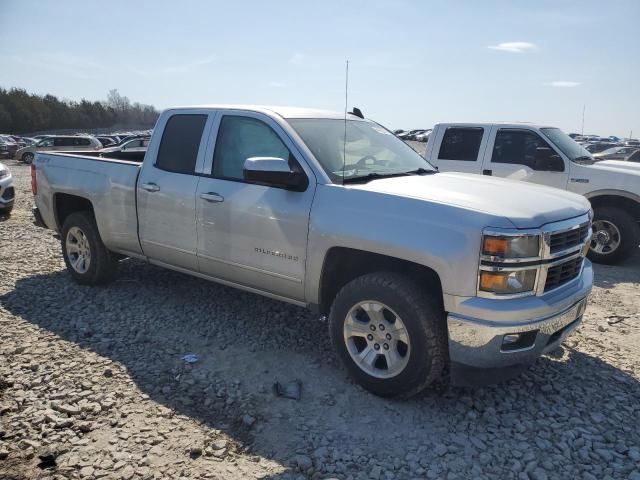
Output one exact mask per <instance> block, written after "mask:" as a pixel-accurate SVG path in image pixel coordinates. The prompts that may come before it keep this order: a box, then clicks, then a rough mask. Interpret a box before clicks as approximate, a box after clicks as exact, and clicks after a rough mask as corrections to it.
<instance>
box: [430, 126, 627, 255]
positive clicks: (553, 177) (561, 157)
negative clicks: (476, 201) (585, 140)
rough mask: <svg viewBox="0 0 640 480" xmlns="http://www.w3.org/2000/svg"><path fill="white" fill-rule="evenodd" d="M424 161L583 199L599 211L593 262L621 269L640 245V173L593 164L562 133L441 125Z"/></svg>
mask: <svg viewBox="0 0 640 480" xmlns="http://www.w3.org/2000/svg"><path fill="white" fill-rule="evenodd" d="M425 158H426V159H427V160H428V161H429V162H430V163H431V164H433V165H435V166H437V167H438V169H439V170H440V171H441V172H447V171H454V172H465V173H473V174H478V175H486V176H495V177H502V178H507V179H511V180H519V181H524V182H530V183H536V184H540V185H546V186H549V187H554V188H559V189H562V190H567V191H570V192H574V193H578V194H580V195H584V196H585V197H586V198H587V199H588V200H589V202H590V203H591V205H592V208H593V210H594V214H595V218H594V225H593V230H594V235H593V238H592V241H591V246H590V251H589V257H590V258H591V260H593V261H595V262H598V263H606V264H611V263H616V262H618V261H621V260H623V259H625V258H627V257H629V256H630V255H633V254H634V253H635V252H636V251H637V250H638V244H639V243H640V223H639V222H640V170H637V169H634V168H631V167H629V168H622V167H621V166H619V165H612V164H609V163H602V164H601V163H599V162H598V163H594V159H593V157H592V156H591V154H590V153H589V152H588V151H587V150H585V149H584V148H583V147H582V146H580V145H579V144H577V143H576V142H574V141H573V139H571V138H570V137H569V136H568V135H566V134H565V133H564V132H562V131H561V130H560V129H558V128H555V127H550V126H541V125H533V124H527V123H511V124H508V123H441V124H437V125H436V126H435V127H434V129H433V133H432V134H431V137H430V138H429V142H428V144H427V147H426V151H425Z"/></svg>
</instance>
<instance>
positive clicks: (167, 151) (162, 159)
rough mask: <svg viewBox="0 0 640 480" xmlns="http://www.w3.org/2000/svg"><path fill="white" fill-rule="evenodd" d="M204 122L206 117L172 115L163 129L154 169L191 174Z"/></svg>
mask: <svg viewBox="0 0 640 480" xmlns="http://www.w3.org/2000/svg"><path fill="white" fill-rule="evenodd" d="M206 122H207V115H200V114H177V115H173V116H172V117H171V118H170V119H169V121H168V122H167V124H166V126H165V127H164V132H163V134H162V140H161V141H160V149H159V150H158V158H157V159H156V163H155V166H156V168H159V169H161V170H166V171H168V172H175V173H185V174H193V173H194V172H195V168H196V160H197V158H198V149H199V148H200V140H201V139H202V132H203V131H204V126H205V123H206Z"/></svg>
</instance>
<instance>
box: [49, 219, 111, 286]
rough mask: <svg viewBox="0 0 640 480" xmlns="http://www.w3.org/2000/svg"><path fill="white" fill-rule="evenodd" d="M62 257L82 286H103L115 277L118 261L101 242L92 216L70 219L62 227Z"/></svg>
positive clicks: (72, 275)
mask: <svg viewBox="0 0 640 480" xmlns="http://www.w3.org/2000/svg"><path fill="white" fill-rule="evenodd" d="M61 240H62V255H63V256H64V263H65V264H66V266H67V270H68V271H69V273H70V274H71V277H72V278H73V280H74V281H76V282H77V283H80V284H82V285H100V284H104V283H107V282H109V281H111V280H113V278H114V277H115V274H116V269H117V266H118V261H117V260H116V258H115V256H114V254H113V253H111V252H110V251H109V250H108V249H107V247H105V245H104V243H102V239H101V238H100V233H99V232H98V226H97V225H96V221H95V218H94V217H93V215H92V214H91V213H90V212H75V213H72V214H71V215H69V216H68V217H67V218H66V220H65V221H64V225H63V226H62V238H61Z"/></svg>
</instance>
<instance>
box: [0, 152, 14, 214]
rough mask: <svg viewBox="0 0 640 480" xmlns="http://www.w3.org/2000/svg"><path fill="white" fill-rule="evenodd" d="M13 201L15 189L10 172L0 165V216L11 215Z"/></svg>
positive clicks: (2, 164)
mask: <svg viewBox="0 0 640 480" xmlns="http://www.w3.org/2000/svg"><path fill="white" fill-rule="evenodd" d="M14 199H15V189H14V188H13V178H12V177H11V172H10V171H9V168H7V166H6V165H5V164H4V163H0V215H2V214H4V215H7V214H9V213H11V210H12V209H13V201H14Z"/></svg>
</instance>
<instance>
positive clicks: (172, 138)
mask: <svg viewBox="0 0 640 480" xmlns="http://www.w3.org/2000/svg"><path fill="white" fill-rule="evenodd" d="M207 119H208V115H207V114H206V113H204V114H203V113H202V112H201V111H200V112H199V113H183V112H180V113H176V114H174V115H172V116H170V117H168V119H167V120H166V124H165V125H164V129H163V128H162V125H157V126H156V130H157V131H159V132H163V133H162V138H161V139H156V141H152V142H151V145H150V148H149V151H148V153H147V158H145V161H144V163H143V167H142V171H141V172H140V176H139V178H138V187H137V198H138V224H139V235H140V245H141V246H142V250H143V252H144V254H145V255H146V256H147V257H149V258H150V259H151V260H154V261H156V262H159V263H164V264H168V265H171V266H176V267H181V268H185V269H188V270H192V271H197V270H198V261H197V257H196V235H197V233H196V213H195V212H196V210H195V209H196V200H195V199H196V187H197V185H198V179H199V177H198V176H196V167H197V165H198V164H200V165H201V164H202V161H203V158H204V150H205V148H206V144H207V139H208V138H205V136H204V135H203V132H207V131H208V130H207V129H205V124H206V123H207Z"/></svg>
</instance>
